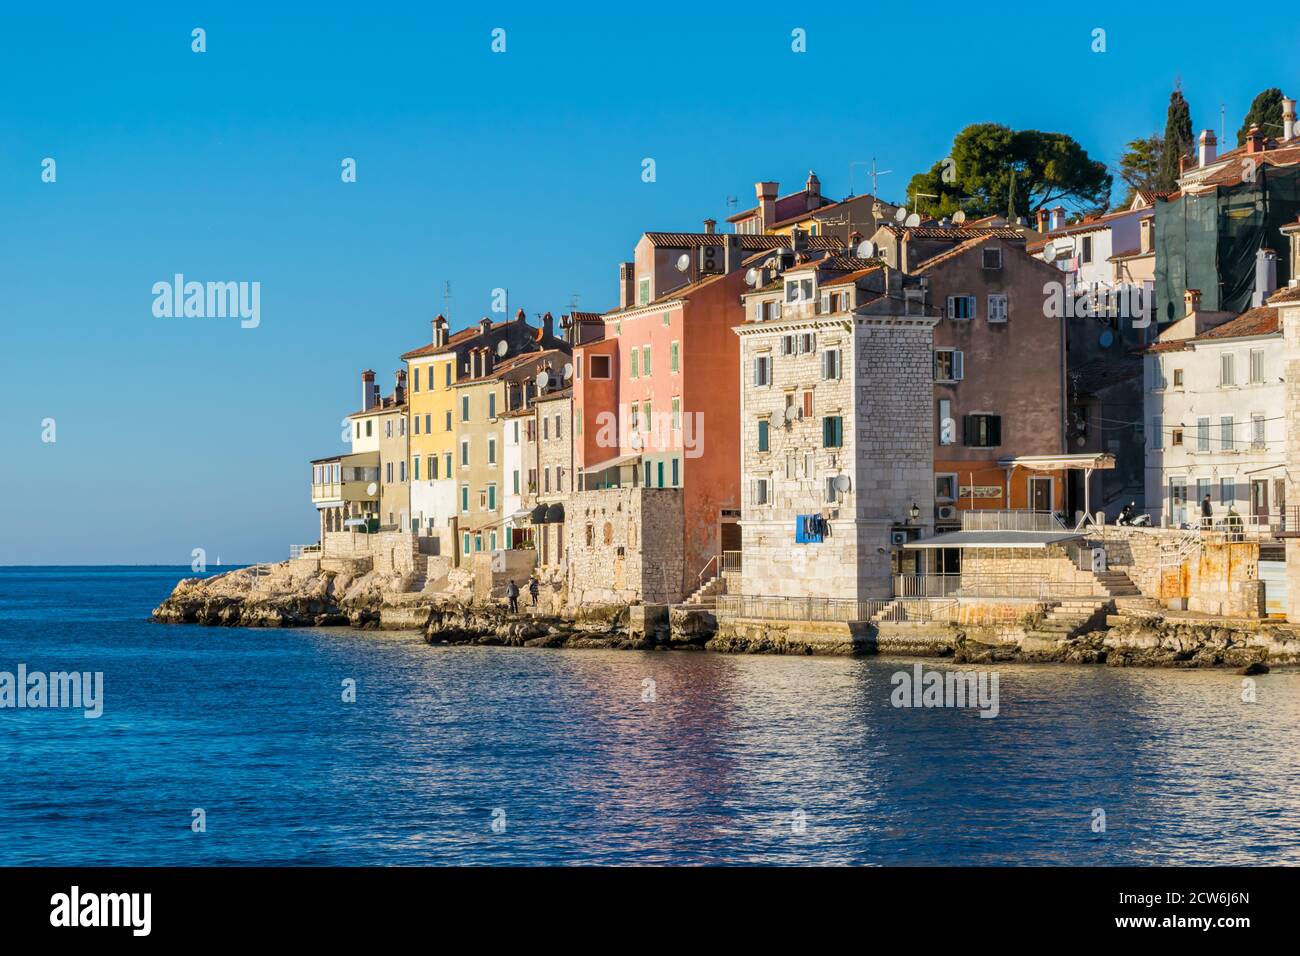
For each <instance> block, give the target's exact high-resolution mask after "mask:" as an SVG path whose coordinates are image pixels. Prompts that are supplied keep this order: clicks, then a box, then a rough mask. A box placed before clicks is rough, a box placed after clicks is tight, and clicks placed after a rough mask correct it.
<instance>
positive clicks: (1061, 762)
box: [0, 567, 1300, 865]
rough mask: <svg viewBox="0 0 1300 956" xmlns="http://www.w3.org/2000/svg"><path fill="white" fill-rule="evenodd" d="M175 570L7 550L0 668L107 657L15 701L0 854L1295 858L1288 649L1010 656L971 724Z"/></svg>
mask: <svg viewBox="0 0 1300 956" xmlns="http://www.w3.org/2000/svg"><path fill="white" fill-rule="evenodd" d="M188 574H189V571H188V569H187V568H157V567H153V568H0V671H10V672H13V671H15V670H16V669H17V665H18V664H19V663H25V664H26V665H27V667H28V669H29V670H30V671H36V670H42V671H58V670H73V669H75V670H82V671H103V673H104V675H105V676H104V713H103V716H102V717H100V718H99V719H96V720H87V719H85V718H84V717H83V716H82V715H81V712H80V711H69V710H48V709H47V710H13V709H0V766H3V768H4V773H3V780H4V786H3V787H0V865H15V864H17V865H24V864H68V865H76V864H124V865H125V864H143V865H161V864H181V865H184V864H225V863H254V864H337V865H358V864H360V865H366V864H376V865H381V864H422V863H461V864H464V863H470V864H563V863H605V864H647V863H678V864H714V863H783V864H791V863H826V864H843V863H852V864H945V863H953V864H999V863H1006V864H1026V863H1027V864H1055V863H1077V864H1119V865H1126V864H1164V863H1174V864H1194V863H1195V864H1211V863H1292V864H1294V863H1300V793H1297V788H1296V786H1295V783H1296V780H1297V777H1298V775H1300V673H1297V672H1295V671H1277V672H1274V673H1273V674H1269V675H1265V676H1262V677H1259V678H1256V679H1255V680H1256V693H1257V698H1258V703H1256V704H1253V705H1247V704H1243V703H1242V702H1241V682H1242V678H1241V677H1238V676H1236V675H1233V674H1231V673H1225V672H1209V671H1204V672H1174V671H1163V670H1118V669H1108V668H1100V667H1092V668H1083V667H1064V666H1039V667H1028V666H1006V665H1002V666H999V667H998V668H997V672H998V676H999V692H1000V713H999V715H998V716H997V717H996V718H994V719H981V718H980V717H979V716H978V711H976V710H972V709H902V708H895V707H892V706H891V705H890V694H891V691H892V690H893V688H892V685H891V682H890V676H891V675H892V674H893V673H895V672H896V671H899V670H910V668H911V667H912V665H913V664H914V663H915V662H914V661H912V660H885V659H857V660H852V659H841V658H804V657H800V658H782V657H761V656H728V655H715V654H704V653H687V652H672V653H667V652H644V653H642V652H629V651H560V650H542V649H537V650H532V649H506V648H452V647H429V646H426V645H425V644H424V643H423V642H422V641H421V640H420V638H419V636H418V635H415V634H405V633H401V634H398V633H375V632H357V631H351V630H347V629H327V630H326V629H322V630H253V629H221V628H207V627H196V626H167V625H159V624H151V623H149V622H148V621H147V616H148V613H149V611H150V609H151V608H152V607H154V606H155V605H156V604H157V603H159V602H160V601H161V600H162V599H163V598H164V597H165V596H166V595H167V593H168V592H169V591H170V589H171V587H172V585H173V584H174V583H175V581H176V580H177V579H178V578H180V577H182V576H188ZM932 664H933V662H926V666H927V667H930V666H932ZM933 666H941V665H938V664H933ZM647 678H648V679H650V680H652V681H653V682H654V684H653V687H654V696H655V700H653V701H646V700H643V696H645V692H646V689H647V688H648V687H649V686H650V685H648V684H647V683H645V682H646V680H647ZM349 679H351V680H355V682H356V701H355V702H353V703H345V702H344V701H343V700H342V699H341V698H342V695H343V682H344V681H345V680H349ZM196 808H201V809H202V810H203V811H204V812H205V817H206V832H203V833H195V832H193V830H192V829H191V821H192V819H193V817H192V811H193V810H195V809H196ZM1096 809H1101V810H1102V811H1104V813H1105V823H1106V829H1105V832H1104V833H1098V832H1094V830H1093V820H1094V816H1095V814H1094V811H1095V810H1096ZM494 820H496V821H497V829H498V830H500V829H501V826H502V824H504V829H503V832H494V827H493V824H494Z"/></svg>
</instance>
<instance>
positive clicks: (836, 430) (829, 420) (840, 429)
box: [822, 415, 844, 448]
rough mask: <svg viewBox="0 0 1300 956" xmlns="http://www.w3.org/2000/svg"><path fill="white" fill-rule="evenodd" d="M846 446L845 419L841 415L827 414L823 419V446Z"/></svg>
mask: <svg viewBox="0 0 1300 956" xmlns="http://www.w3.org/2000/svg"><path fill="white" fill-rule="evenodd" d="M843 446H844V419H843V417H841V416H839V415H827V416H825V417H824V418H823V419H822V447H823V448H842V447H843Z"/></svg>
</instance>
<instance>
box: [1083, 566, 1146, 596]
mask: <svg viewBox="0 0 1300 956" xmlns="http://www.w3.org/2000/svg"><path fill="white" fill-rule="evenodd" d="M1093 576H1094V577H1095V578H1096V579H1097V582H1098V583H1099V584H1100V585H1101V587H1102V590H1103V591H1104V593H1105V594H1107V595H1108V596H1109V597H1113V598H1116V597H1136V596H1138V595H1140V594H1141V593H1142V592H1141V591H1139V590H1138V586H1137V585H1136V584H1134V583H1133V580H1132V579H1131V578H1130V577H1129V576H1128V575H1127V574H1125V573H1124V572H1123V571H1094V572H1093Z"/></svg>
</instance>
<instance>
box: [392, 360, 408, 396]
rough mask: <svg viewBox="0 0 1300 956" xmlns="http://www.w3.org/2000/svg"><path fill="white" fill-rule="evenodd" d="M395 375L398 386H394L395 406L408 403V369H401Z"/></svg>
mask: <svg viewBox="0 0 1300 956" xmlns="http://www.w3.org/2000/svg"><path fill="white" fill-rule="evenodd" d="M394 374H395V375H396V377H397V384H395V385H394V386H393V404H394V405H401V404H402V403H403V402H405V401H406V369H404V368H399V369H398V370H397V371H396V372H395V373H394Z"/></svg>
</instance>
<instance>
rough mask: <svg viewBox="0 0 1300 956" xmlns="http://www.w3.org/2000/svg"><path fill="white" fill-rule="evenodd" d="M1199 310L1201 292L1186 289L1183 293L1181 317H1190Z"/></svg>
mask: <svg viewBox="0 0 1300 956" xmlns="http://www.w3.org/2000/svg"><path fill="white" fill-rule="evenodd" d="M1200 308H1201V290H1200V289H1188V290H1187V291H1186V292H1184V293H1183V315H1184V316H1185V317H1191V316H1193V315H1195V314H1196V313H1197V311H1199V310H1200Z"/></svg>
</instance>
